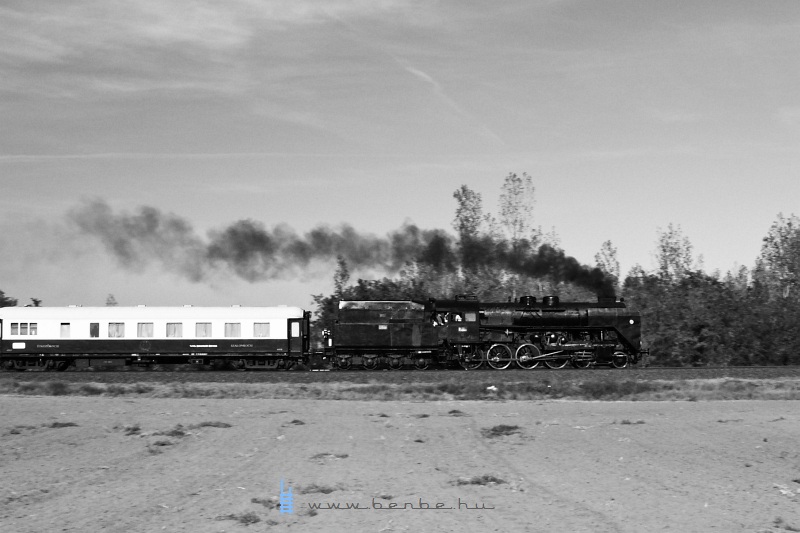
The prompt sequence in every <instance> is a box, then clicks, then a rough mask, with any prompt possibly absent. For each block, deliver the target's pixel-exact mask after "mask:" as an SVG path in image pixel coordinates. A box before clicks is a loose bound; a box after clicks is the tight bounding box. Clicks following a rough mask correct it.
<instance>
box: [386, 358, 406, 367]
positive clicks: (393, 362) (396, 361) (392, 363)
mask: <svg viewBox="0 0 800 533" xmlns="http://www.w3.org/2000/svg"><path fill="white" fill-rule="evenodd" d="M401 368H403V358H402V357H391V358H389V369H390V370H400V369H401Z"/></svg>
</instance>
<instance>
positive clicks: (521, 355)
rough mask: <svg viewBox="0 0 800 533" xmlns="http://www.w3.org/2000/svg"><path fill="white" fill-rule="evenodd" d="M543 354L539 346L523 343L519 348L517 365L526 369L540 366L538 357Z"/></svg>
mask: <svg viewBox="0 0 800 533" xmlns="http://www.w3.org/2000/svg"><path fill="white" fill-rule="evenodd" d="M540 355H541V352H540V351H539V348H537V347H536V346H534V345H533V344H523V345H522V346H520V347H519V348H517V356H516V359H517V366H519V367H520V368H524V369H525V370H533V369H534V368H536V367H537V366H539V359H538V357H539V356H540Z"/></svg>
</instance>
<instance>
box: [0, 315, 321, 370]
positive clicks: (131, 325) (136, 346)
mask: <svg viewBox="0 0 800 533" xmlns="http://www.w3.org/2000/svg"><path fill="white" fill-rule="evenodd" d="M309 322H310V313H309V312H306V311H304V310H302V309H301V308H299V307H287V306H280V307H239V306H233V307H191V306H185V307H145V306H139V307H75V306H70V307H3V308H0V360H2V362H3V365H4V366H5V367H6V368H9V369H20V370H22V369H27V368H35V367H42V368H44V369H51V368H55V369H58V370H65V369H66V368H68V367H69V366H71V365H75V366H79V367H81V366H92V365H93V364H120V365H121V364H125V365H130V364H137V365H147V364H151V363H162V364H163V363H195V364H209V363H211V362H212V361H215V360H216V361H225V362H228V363H230V364H231V365H232V366H234V367H236V368H290V367H292V366H294V364H295V363H297V362H300V361H303V360H304V358H305V356H306V354H307V353H308V351H309V350H308V348H309V346H308V343H309Z"/></svg>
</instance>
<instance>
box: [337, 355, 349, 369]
mask: <svg viewBox="0 0 800 533" xmlns="http://www.w3.org/2000/svg"><path fill="white" fill-rule="evenodd" d="M352 364H353V363H352V361H350V358H349V357H340V358H338V359H337V360H336V366H338V367H339V368H340V369H341V370H348V369H349V368H350V366H351V365H352Z"/></svg>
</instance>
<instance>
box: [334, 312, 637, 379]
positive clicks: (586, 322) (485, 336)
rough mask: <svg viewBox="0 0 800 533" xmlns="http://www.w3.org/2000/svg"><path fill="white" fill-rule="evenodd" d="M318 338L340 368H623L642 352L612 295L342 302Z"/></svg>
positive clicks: (630, 315) (633, 316) (627, 315)
mask: <svg viewBox="0 0 800 533" xmlns="http://www.w3.org/2000/svg"><path fill="white" fill-rule="evenodd" d="M325 340H326V348H325V354H326V356H327V357H328V358H329V360H331V361H332V362H333V364H334V365H335V366H336V367H338V368H341V369H349V368H353V367H359V366H360V367H363V368H367V369H374V368H377V367H378V366H380V365H385V366H388V367H389V368H390V369H399V368H403V367H408V366H413V367H415V368H418V369H425V368H428V367H429V366H432V365H435V366H439V367H442V366H444V367H453V366H460V367H462V368H465V369H468V370H473V369H477V368H480V367H482V366H484V365H486V366H489V367H491V368H494V369H496V370H504V369H507V368H509V367H511V366H512V365H513V366H515V367H519V368H523V369H527V370H531V369H534V368H537V367H538V366H539V365H540V364H541V365H543V366H545V367H547V368H553V369H558V368H564V367H565V366H567V365H568V364H571V365H572V366H573V367H575V368H587V367H590V366H594V365H607V366H611V367H614V368H625V367H626V366H628V365H629V364H635V363H638V362H639V360H640V359H641V357H642V356H643V355H645V354H646V353H647V352H646V351H645V350H643V349H642V341H641V316H640V314H639V313H638V312H636V311H631V310H629V309H628V308H627V306H626V305H625V303H624V302H623V301H622V300H617V299H616V298H613V297H612V298H599V299H598V301H597V302H583V303H562V302H561V301H560V300H559V298H558V297H557V296H546V297H544V298H543V299H542V301H541V302H537V300H536V298H535V297H533V296H524V297H522V298H520V299H519V300H518V301H516V302H509V303H485V302H479V301H478V300H477V299H476V298H474V297H468V296H462V297H457V298H456V299H455V300H434V299H431V300H429V301H427V302H419V301H341V302H339V309H338V317H337V320H336V323H335V324H334V326H333V331H329V332H326V336H325Z"/></svg>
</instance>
